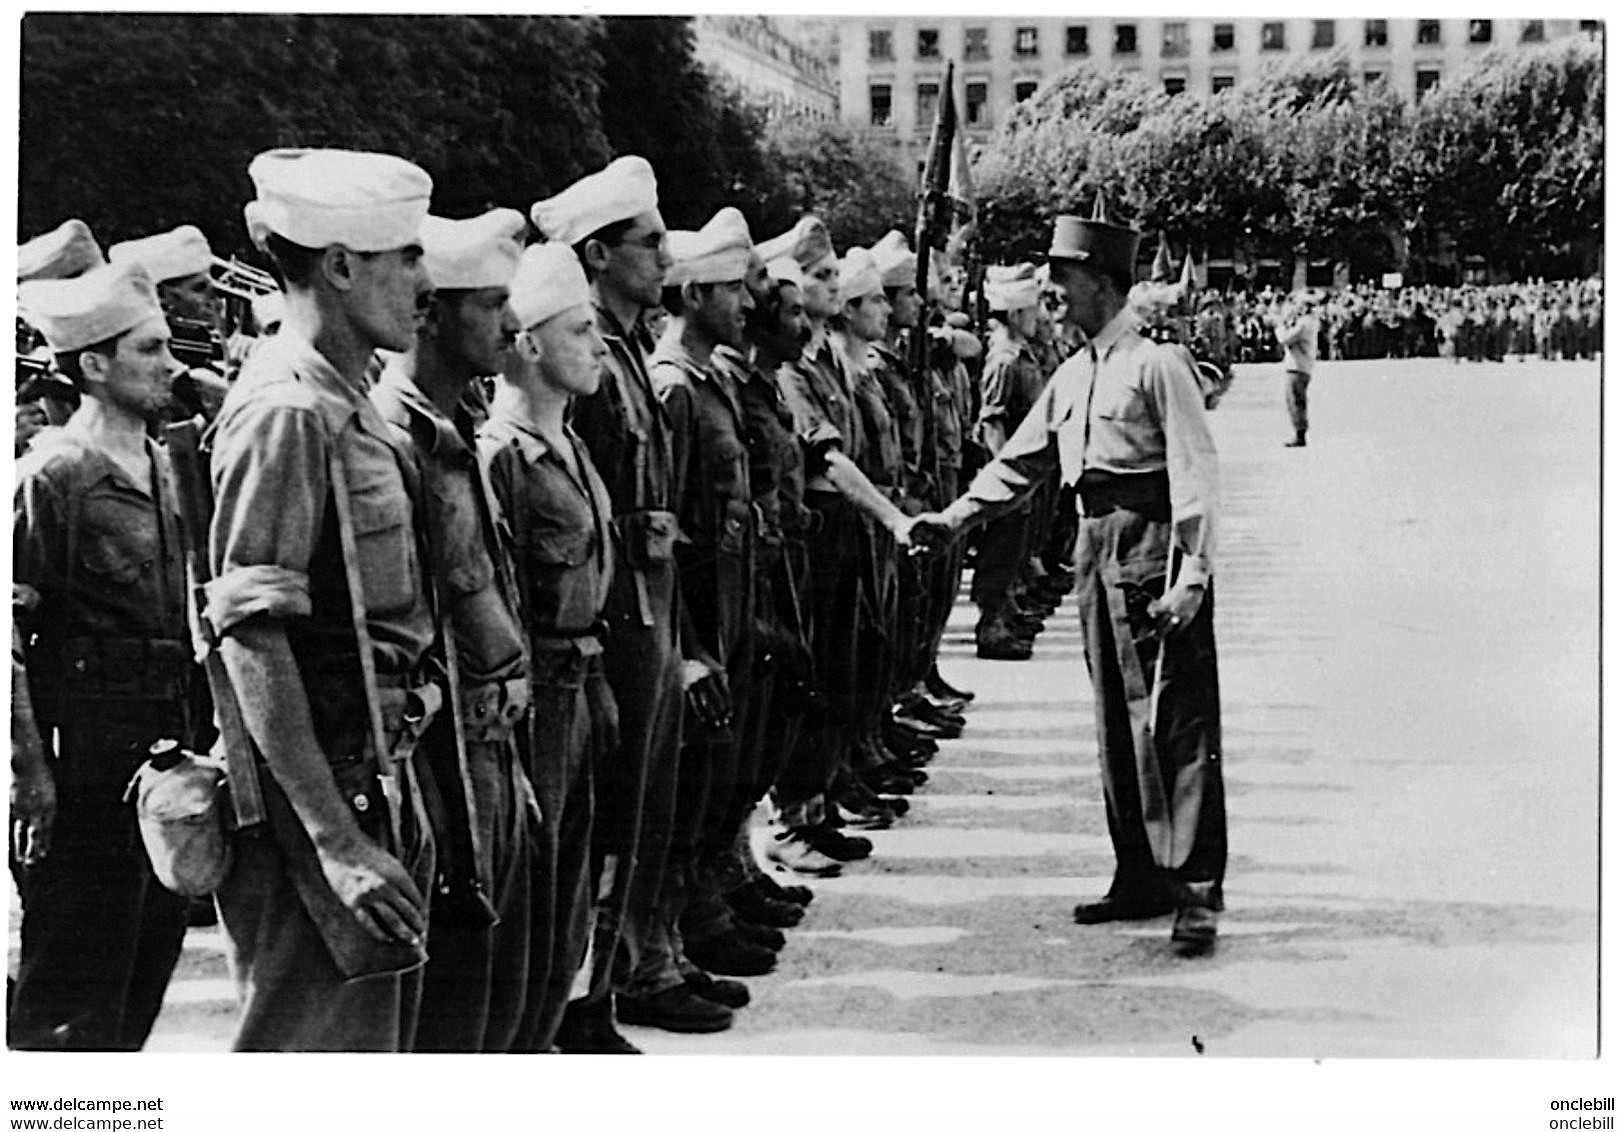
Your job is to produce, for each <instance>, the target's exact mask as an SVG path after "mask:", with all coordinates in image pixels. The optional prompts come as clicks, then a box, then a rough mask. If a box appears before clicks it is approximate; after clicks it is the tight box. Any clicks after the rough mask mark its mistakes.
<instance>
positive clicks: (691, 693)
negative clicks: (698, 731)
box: [682, 660, 733, 727]
mask: <svg viewBox="0 0 1624 1132" xmlns="http://www.w3.org/2000/svg"><path fill="white" fill-rule="evenodd" d="M682 691H683V696H684V698H685V699H686V700H687V701H688V710H690V711H691V712H693V713H694V718H695V719H697V720H699V722H700V723H702V724H704V725H705V726H706V727H726V726H727V725H728V724H729V723H731V722H732V721H733V704H732V700H731V697H730V696H729V695H728V688H727V673H726V672H723V671H722V669H721V668H719V667H717V666H716V665H714V664H711V663H708V662H706V661H703V660H684V661H683V662H682Z"/></svg>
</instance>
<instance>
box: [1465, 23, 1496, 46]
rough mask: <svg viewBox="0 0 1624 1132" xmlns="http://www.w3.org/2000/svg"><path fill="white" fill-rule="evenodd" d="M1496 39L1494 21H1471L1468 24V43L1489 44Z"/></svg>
mask: <svg viewBox="0 0 1624 1132" xmlns="http://www.w3.org/2000/svg"><path fill="white" fill-rule="evenodd" d="M1493 39H1494V21H1493V20H1469V21H1468V22H1467V24H1466V42H1467V43H1488V42H1490V41H1491V40H1493Z"/></svg>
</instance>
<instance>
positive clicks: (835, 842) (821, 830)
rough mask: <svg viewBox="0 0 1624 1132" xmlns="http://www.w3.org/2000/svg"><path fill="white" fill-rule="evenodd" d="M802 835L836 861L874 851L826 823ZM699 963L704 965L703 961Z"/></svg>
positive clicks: (858, 858)
mask: <svg viewBox="0 0 1624 1132" xmlns="http://www.w3.org/2000/svg"><path fill="white" fill-rule="evenodd" d="M803 836H804V838H805V840H806V843H807V844H808V845H810V846H812V848H814V849H816V850H817V851H818V852H819V853H822V854H823V855H824V856H825V857H829V858H832V859H833V860H836V861H861V860H862V859H863V858H864V857H867V856H868V855H869V854H870V853H872V852H874V842H872V841H870V840H869V839H868V838H866V837H847V836H846V835H845V834H844V833H841V832H840V831H839V830H838V829H834V828H832V827H830V826H827V825H814V826H808V827H807V829H806V830H805V831H804V833H803ZM695 962H698V960H695ZM699 965H700V966H701V967H703V966H704V964H703V963H700V964H699Z"/></svg>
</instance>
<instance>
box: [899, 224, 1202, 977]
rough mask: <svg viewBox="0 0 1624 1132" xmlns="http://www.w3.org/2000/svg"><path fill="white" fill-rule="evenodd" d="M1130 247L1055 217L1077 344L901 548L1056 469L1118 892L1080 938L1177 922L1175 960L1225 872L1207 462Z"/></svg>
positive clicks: (1179, 369) (1185, 385)
mask: <svg viewBox="0 0 1624 1132" xmlns="http://www.w3.org/2000/svg"><path fill="white" fill-rule="evenodd" d="M1138 244H1139V234H1138V233H1137V232H1136V231H1134V230H1132V229H1130V228H1124V227H1120V226H1118V225H1115V224H1111V223H1109V222H1107V221H1104V220H1083V219H1081V218H1080V217H1075V216H1061V217H1058V218H1057V219H1056V221H1055V231H1054V239H1053V243H1052V245H1051V247H1050V249H1049V264H1050V268H1051V271H1052V273H1053V281H1054V283H1055V284H1056V285H1057V286H1058V287H1059V288H1060V290H1061V292H1062V295H1063V299H1062V302H1061V305H1060V317H1061V319H1062V320H1063V321H1064V322H1066V323H1068V324H1070V325H1072V326H1075V327H1076V328H1077V329H1079V330H1081V331H1082V332H1083V334H1084V335H1086V337H1087V341H1086V342H1085V344H1084V345H1083V347H1082V348H1081V349H1079V350H1078V351H1077V352H1076V353H1075V354H1073V355H1072V356H1071V358H1070V359H1069V360H1068V361H1067V362H1066V363H1065V364H1064V365H1062V366H1061V367H1060V369H1059V370H1057V371H1056V372H1055V375H1054V377H1053V378H1052V379H1051V380H1050V382H1049V384H1048V386H1047V387H1045V389H1044V390H1043V392H1042V394H1041V395H1040V396H1039V398H1038V401H1037V404H1036V405H1034V406H1033V408H1032V410H1031V412H1029V413H1028V414H1027V415H1026V418H1025V420H1024V421H1022V422H1021V423H1020V426H1019V427H1018V428H1017V429H1016V430H1015V433H1014V435H1013V436H1011V437H1010V439H1009V441H1008V443H1006V444H1005V445H1004V447H1003V448H1002V449H1001V450H1000V452H999V453H998V455H997V456H996V457H995V458H994V459H993V460H992V461H991V462H990V463H989V464H988V465H987V466H986V467H984V468H983V469H982V470H981V472H980V473H979V474H978V475H977V476H976V478H975V480H974V481H973V482H972V483H971V484H970V488H969V490H968V491H966V492H965V493H964V494H963V495H961V496H960V497H959V498H958V499H957V500H955V501H954V502H953V503H952V504H950V505H949V506H948V507H947V508H946V509H944V510H943V511H942V512H940V513H939V514H933V515H927V516H922V517H921V518H920V519H919V520H918V521H917V522H916V524H915V526H914V529H913V532H912V537H913V540H914V542H915V543H917V544H921V545H932V546H939V545H942V544H944V543H945V542H947V541H948V540H950V539H951V538H953V537H955V535H956V534H957V533H958V532H960V531H961V530H962V529H963V528H964V527H965V526H966V525H967V524H969V523H971V522H975V521H981V520H984V519H985V518H987V517H992V516H996V515H999V514H1004V513H1007V512H1008V511H1010V510H1011V509H1012V508H1014V507H1016V506H1018V505H1019V504H1020V502H1021V500H1023V499H1025V498H1027V497H1029V496H1030V495H1031V494H1032V493H1033V492H1034V491H1036V490H1037V489H1038V488H1039V487H1040V486H1041V485H1042V484H1043V483H1044V482H1045V481H1046V479H1047V478H1048V476H1049V474H1050V473H1051V472H1052V471H1053V470H1054V469H1055V468H1056V467H1057V466H1058V468H1059V471H1060V475H1061V478H1062V481H1063V482H1064V483H1066V484H1068V485H1075V486H1076V487H1077V488H1078V499H1079V507H1080V509H1081V511H1082V524H1081V529H1080V532H1079V535H1078V541H1077V578H1078V605H1079V607H1080V610H1081V614H1082V622H1083V640H1084V644H1085V646H1086V652H1085V655H1086V656H1087V659H1088V668H1089V673H1090V676H1091V677H1092V679H1093V684H1094V703H1095V728H1096V734H1097V735H1098V736H1099V753H1100V768H1101V774H1102V778H1103V781H1104V787H1105V810H1106V817H1107V819H1108V822H1109V827H1110V831H1111V843H1112V846H1113V848H1114V849H1115V851H1116V875H1115V877H1114V878H1113V880H1112V882H1111V887H1110V889H1109V891H1107V892H1106V893H1105V895H1104V896H1103V898H1101V899H1098V900H1095V901H1092V902H1090V903H1085V904H1081V905H1078V907H1077V909H1076V911H1075V917H1076V919H1077V922H1078V923H1081V924H1100V923H1107V922H1111V921H1117V920H1140V919H1150V918H1154V917H1158V916H1164V915H1167V914H1168V913H1170V912H1172V913H1175V916H1174V921H1173V944H1174V948H1175V950H1176V951H1177V952H1178V953H1179V954H1181V955H1186V956H1190V955H1198V954H1202V953H1205V952H1207V951H1209V950H1211V948H1212V947H1213V944H1214V942H1215V940H1216V938H1217V933H1218V913H1219V911H1220V910H1221V909H1222V908H1223V878H1224V865H1225V859H1226V855H1227V841H1226V827H1225V817H1224V792H1223V777H1222V767H1221V742H1220V732H1219V718H1218V662H1217V652H1216V647H1215V645H1214V641H1213V621H1212V610H1213V599H1212V557H1213V547H1214V533H1215V527H1216V521H1217V499H1218V456H1217V451H1216V449H1215V448H1214V446H1213V442H1212V435H1211V433H1209V432H1208V430H1207V423H1206V418H1205V413H1204V409H1203V405H1202V400H1201V392H1200V388H1199V386H1198V384H1197V381H1196V377H1195V372H1194V364H1193V360H1192V359H1191V357H1190V354H1189V351H1188V350H1185V349H1184V348H1183V347H1180V346H1173V345H1157V344H1155V343H1152V342H1150V341H1148V340H1147V339H1146V338H1145V337H1144V336H1143V335H1141V334H1140V333H1139V331H1138V329H1137V324H1136V321H1135V319H1134V317H1133V314H1132V312H1131V311H1129V310H1127V309H1126V297H1127V293H1128V290H1129V288H1130V287H1131V286H1132V285H1133V265H1134V257H1135V254H1136V252H1137V250H1138Z"/></svg>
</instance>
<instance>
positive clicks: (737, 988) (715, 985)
mask: <svg viewBox="0 0 1624 1132" xmlns="http://www.w3.org/2000/svg"><path fill="white" fill-rule="evenodd" d="M682 981H683V984H684V985H685V986H687V988H688V989H689V990H690V991H692V992H693V993H694V994H696V995H698V996H699V997H700V998H703V999H705V1000H707V1001H709V1002H714V1003H715V1004H716V1005H717V1006H725V1007H727V1008H728V1009H729V1010H743V1009H744V1008H745V1007H746V1006H749V1005H750V988H749V987H747V986H745V985H744V984H743V983H741V982H739V981H738V980H737V979H718V978H714V977H713V976H712V975H711V973H710V972H709V971H690V972H688V973H687V974H686V975H684V976H683V977H682Z"/></svg>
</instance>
